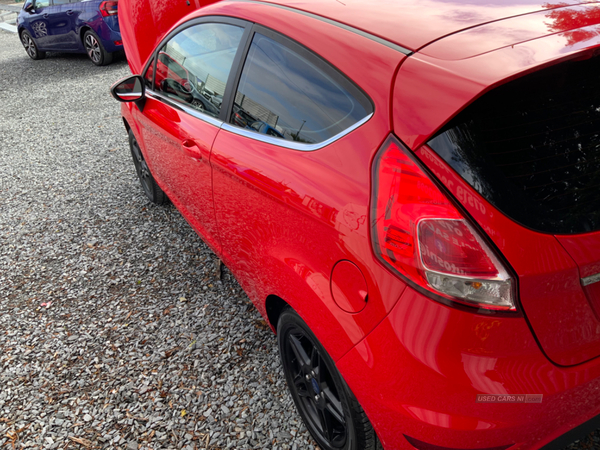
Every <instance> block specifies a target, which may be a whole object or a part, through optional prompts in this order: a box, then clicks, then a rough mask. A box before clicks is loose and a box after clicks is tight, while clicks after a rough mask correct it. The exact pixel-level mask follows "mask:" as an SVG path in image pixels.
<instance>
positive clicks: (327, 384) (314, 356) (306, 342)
mask: <svg viewBox="0 0 600 450" xmlns="http://www.w3.org/2000/svg"><path fill="white" fill-rule="evenodd" d="M277 342H278V344H279V353H280V356H281V362H282V365H283V371H284V373H285V379H286V381H287V384H288V388H289V390H290V392H291V394H292V398H293V399H294V403H295V404H296V408H297V409H298V412H299V413H300V415H301V416H302V419H303V420H304V424H305V425H306V428H307V429H308V431H309V432H310V434H311V435H312V437H313V438H314V440H315V441H317V444H318V445H319V447H320V448H321V449H322V450H376V449H380V448H381V446H380V444H379V440H378V439H377V435H376V434H375V430H373V426H372V425H371V422H369V419H368V418H367V415H366V414H365V412H364V411H363V409H362V408H361V406H360V404H359V403H358V400H356V397H354V394H352V392H351V391H350V388H349V387H348V385H347V384H346V382H345V381H344V379H343V378H342V376H341V375H340V373H339V372H338V370H337V368H336V367H335V363H334V362H333V360H332V359H331V357H330V356H329V355H328V354H327V352H326V351H325V349H324V348H323V346H322V345H321V343H320V342H319V341H318V339H317V338H316V337H315V335H314V334H313V333H312V331H311V330H310V328H309V327H308V325H306V323H304V321H303V320H302V319H301V318H300V316H299V315H298V314H297V313H296V312H295V311H294V310H293V309H291V308H287V309H285V310H284V311H283V312H282V313H281V315H280V316H279V321H278V323H277Z"/></svg>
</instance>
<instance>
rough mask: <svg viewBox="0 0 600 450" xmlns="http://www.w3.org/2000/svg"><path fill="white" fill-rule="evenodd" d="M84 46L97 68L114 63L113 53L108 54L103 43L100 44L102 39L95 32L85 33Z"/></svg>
mask: <svg viewBox="0 0 600 450" xmlns="http://www.w3.org/2000/svg"><path fill="white" fill-rule="evenodd" d="M83 45H84V47H85V51H86V52H87V54H88V56H89V57H90V59H91V60H92V62H93V63H94V64H96V65H97V66H105V65H107V64H110V63H111V62H112V60H113V55H112V53H108V52H107V51H106V50H105V49H104V46H103V45H102V42H100V39H99V38H98V36H97V35H96V33H94V32H93V31H91V30H88V31H86V32H85V34H84V35H83Z"/></svg>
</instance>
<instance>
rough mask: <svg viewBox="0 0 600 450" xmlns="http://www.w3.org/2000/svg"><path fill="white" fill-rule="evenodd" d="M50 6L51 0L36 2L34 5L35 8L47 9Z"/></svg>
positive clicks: (37, 0)
mask: <svg viewBox="0 0 600 450" xmlns="http://www.w3.org/2000/svg"><path fill="white" fill-rule="evenodd" d="M47 6H50V0H36V1H35V3H34V7H35V8H36V9H37V8H45V7H47Z"/></svg>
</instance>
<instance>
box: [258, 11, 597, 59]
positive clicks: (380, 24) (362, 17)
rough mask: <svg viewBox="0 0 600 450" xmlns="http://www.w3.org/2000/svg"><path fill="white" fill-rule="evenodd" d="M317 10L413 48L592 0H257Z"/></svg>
mask: <svg viewBox="0 0 600 450" xmlns="http://www.w3.org/2000/svg"><path fill="white" fill-rule="evenodd" d="M259 1H260V2H261V3H267V4H273V5H277V6H279V7H284V8H286V9H288V8H289V9H294V10H296V11H298V12H304V13H308V14H311V15H317V16H320V17H323V18H326V19H329V20H334V21H336V22H339V23H341V24H344V25H347V26H350V27H353V28H356V29H358V30H361V31H364V32H367V33H369V34H372V35H375V36H377V37H380V38H382V39H385V40H387V41H389V42H392V43H395V44H397V45H399V46H402V47H404V48H406V49H408V50H411V51H418V50H419V49H421V48H422V47H424V46H426V45H427V44H429V43H431V42H434V41H436V40H438V39H440V38H442V37H444V36H447V35H450V34H453V33H456V32H459V31H462V30H466V29H469V28H472V27H476V26H479V25H483V24H486V23H490V22H495V21H499V20H502V19H506V18H509V17H515V16H520V15H524V14H530V13H534V12H538V11H544V10H549V9H555V8H559V7H565V6H571V5H577V4H589V3H592V2H590V1H578V0H561V1H560V2H558V1H557V2H556V3H555V4H553V3H551V2H544V1H540V0H369V1H368V2H366V1H364V0H259Z"/></svg>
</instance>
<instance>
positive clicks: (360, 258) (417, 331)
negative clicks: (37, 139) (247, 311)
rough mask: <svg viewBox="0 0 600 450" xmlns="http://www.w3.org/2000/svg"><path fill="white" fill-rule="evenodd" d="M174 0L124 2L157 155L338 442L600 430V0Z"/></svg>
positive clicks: (143, 125)
mask: <svg viewBox="0 0 600 450" xmlns="http://www.w3.org/2000/svg"><path fill="white" fill-rule="evenodd" d="M151 3H157V2H156V1H155V0H153V1H152V2H151ZM179 3H180V4H181V5H179V6H177V7H172V8H164V7H163V8H161V7H160V5H158V4H154V5H153V8H150V9H144V8H140V7H139V2H134V1H128V0H121V1H120V3H119V11H120V19H121V27H122V33H123V41H124V45H125V49H126V52H127V56H128V59H129V63H130V66H131V69H132V71H133V72H134V73H137V74H140V75H136V76H134V77H131V78H129V79H127V80H123V81H121V82H119V83H117V84H116V85H115V86H113V91H112V92H113V95H114V96H115V97H116V98H117V99H119V100H121V101H123V102H124V103H123V106H122V114H123V119H124V122H125V127H126V128H127V130H128V132H129V142H130V144H131V151H132V154H133V158H134V164H135V167H136V170H137V174H138V176H139V178H140V181H141V184H142V187H143V189H144V191H145V193H146V194H147V196H148V197H149V198H150V200H152V201H154V202H156V203H163V202H165V201H166V200H167V198H168V199H170V200H171V201H172V202H173V203H174V204H175V206H176V207H177V208H178V209H179V210H180V211H181V213H182V214H183V216H184V217H185V218H186V219H187V220H188V222H189V223H190V224H191V226H192V227H193V228H194V229H195V230H196V231H197V232H198V234H199V235H200V236H202V238H203V239H204V240H205V241H206V242H207V243H208V245H210V246H211V247H212V248H213V250H214V251H215V253H216V254H217V255H218V256H219V257H220V258H222V260H223V261H224V262H225V263H226V264H227V266H228V267H229V268H230V269H231V271H232V272H233V273H234V274H235V276H236V278H237V279H238V280H239V282H240V284H241V285H242V286H243V288H244V289H245V290H246V292H247V293H248V295H249V296H250V298H251V299H252V300H253V301H254V303H255V305H256V307H257V308H258V310H259V311H260V312H261V314H262V315H263V316H264V317H265V318H266V319H267V320H268V321H269V323H270V324H271V326H272V328H273V329H274V330H275V331H276V332H277V335H278V342H279V347H280V351H281V359H282V364H283V369H284V372H285V375H286V378H287V381H288V385H289V388H290V391H291V393H292V396H293V398H294V401H295V403H296V406H297V407H298V410H299V411H300V414H301V415H302V417H303V419H304V421H305V423H306V426H307V427H308V429H309V431H310V432H311V433H312V435H313V436H314V438H315V440H316V441H317V443H318V444H319V446H320V447H321V448H322V449H327V450H330V449H347V450H352V449H373V448H376V447H377V446H378V445H379V443H380V444H381V445H382V446H383V448H385V449H388V450H389V449H408V448H417V449H445V448H463V449H508V448H511V449H517V448H518V449H524V448H541V447H544V446H546V445H549V446H551V447H559V448H560V447H561V446H563V445H566V444H568V443H569V442H570V441H572V440H573V439H575V438H576V437H578V434H581V433H585V432H586V431H587V432H589V431H590V430H592V429H594V428H595V427H597V426H598V420H597V419H598V417H600V416H598V415H599V414H600V358H599V356H600V282H599V281H600V5H599V4H598V3H593V2H578V1H575V0H571V1H569V0H566V1H562V2H561V3H559V4H549V3H543V4H542V2H541V0H525V1H521V2H517V1H499V0H497V1H493V0H492V1H490V2H476V1H467V0H462V1H461V0H457V1H456V2H450V1H446V0H410V1H408V0H407V1H394V2H391V1H386V0H377V1H370V2H362V1H359V0H344V1H343V2H341V1H334V0H328V1H316V0H315V1H311V0H297V1H291V0H272V1H224V2H220V3H217V4H213V5H210V6H207V7H205V8H201V9H199V10H197V11H195V12H192V13H191V14H189V15H186V8H189V9H190V10H191V9H193V7H194V5H191V6H188V5H187V4H185V3H184V2H179ZM187 3H189V2H187ZM192 3H194V2H192ZM196 3H197V2H196ZM163 6H164V5H163ZM196 6H197V5H196ZM149 11H153V14H151V13H149ZM184 15H185V17H184V18H183V19H181V17H183V16H184ZM180 19H181V20H180ZM175 22H177V23H175Z"/></svg>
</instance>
